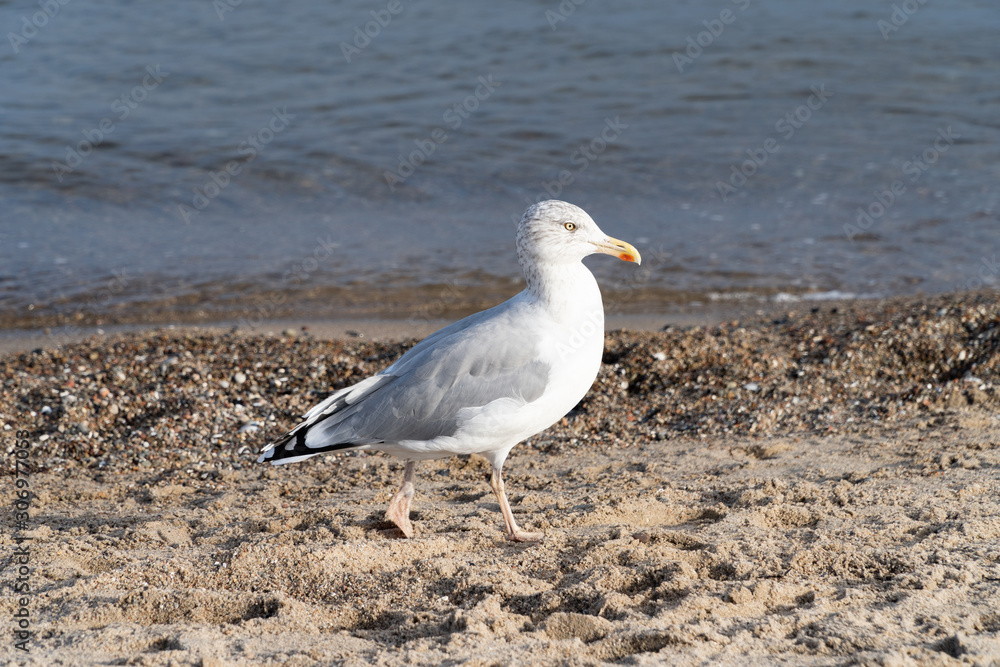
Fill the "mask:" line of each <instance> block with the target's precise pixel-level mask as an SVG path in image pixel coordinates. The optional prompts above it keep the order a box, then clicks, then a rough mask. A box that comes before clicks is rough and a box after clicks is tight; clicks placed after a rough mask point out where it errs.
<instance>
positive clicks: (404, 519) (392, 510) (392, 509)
mask: <svg viewBox="0 0 1000 667" xmlns="http://www.w3.org/2000/svg"><path fill="white" fill-rule="evenodd" d="M414 467H416V464H415V463H414V462H413V461H407V462H406V470H405V471H404V472H403V485H402V486H400V487H399V491H397V492H396V495H394V496H393V497H392V500H391V501H389V509H388V510H387V511H386V513H385V517H386V518H387V519H389V521H392V522H393V523H394V524H396V527H397V528H399V529H400V530H401V531H402V532H403V535H405V536H406V537H413V524H411V523H410V500H411V499H412V498H413V469H414Z"/></svg>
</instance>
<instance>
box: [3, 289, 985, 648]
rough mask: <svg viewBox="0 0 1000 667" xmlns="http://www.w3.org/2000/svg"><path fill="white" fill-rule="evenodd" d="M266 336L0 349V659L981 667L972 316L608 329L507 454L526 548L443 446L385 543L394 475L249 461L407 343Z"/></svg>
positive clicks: (912, 310) (859, 306) (898, 310)
mask: <svg viewBox="0 0 1000 667" xmlns="http://www.w3.org/2000/svg"><path fill="white" fill-rule="evenodd" d="M284 329H285V331H286V332H285V333H283V334H278V335H262V334H251V333H247V332H240V331H229V330H225V329H184V328H177V329H170V330H165V329H159V330H146V331H132V332H119V333H114V334H105V335H98V336H92V337H88V338H85V339H83V340H77V341H73V342H69V343H67V344H65V345H61V346H58V347H45V346H43V347H40V348H37V349H34V350H24V351H18V352H15V351H9V352H5V353H3V354H2V355H0V377H2V380H3V385H2V387H3V389H2V396H0V444H2V446H3V450H4V452H5V454H6V456H5V457H4V459H3V462H2V463H3V473H4V479H5V480H6V481H5V483H4V485H3V487H2V494H3V504H4V507H5V508H6V509H5V511H4V513H3V515H2V525H3V534H2V538H0V539H2V542H3V552H4V558H3V559H2V560H0V562H2V564H3V571H2V577H3V583H4V586H3V587H2V591H3V592H2V594H0V607H2V611H0V616H2V618H3V619H4V621H3V623H4V624H5V627H6V630H5V632H4V633H3V637H4V641H3V643H2V644H0V660H2V661H4V662H11V661H18V662H21V663H25V664H32V665H52V664H63V665H90V664H129V665H204V666H206V667H208V666H210V665H212V666H221V665H250V664H273V665H279V664H281V665H325V664H346V665H365V664H379V665H403V664H421V665H423V664H427V665H432V664H469V665H508V664H523V665H529V664H530V665H591V664H609V663H610V664H631V665H654V664H680V665H694V664H712V665H741V666H744V667H745V666H747V665H773V664H808V665H900V666H902V665H997V664H1000V298H998V297H997V296H996V295H994V294H985V293H984V294H958V295H945V296H934V297H923V298H899V299H894V300H887V301H856V302H846V303H822V304H808V303H796V304H789V306H788V309H787V310H786V311H784V312H780V313H774V314H769V315H768V316H767V317H757V318H754V317H747V318H744V319H739V320H729V321H725V322H718V323H715V324H713V325H711V326H674V327H669V328H667V329H666V330H662V331H657V330H649V331H642V330H638V329H628V330H620V331H615V332H612V333H610V334H609V335H608V336H607V344H606V351H605V356H604V365H603V367H602V370H601V373H600V376H599V378H598V380H597V382H596V383H595V385H594V387H593V389H592V391H591V392H590V393H589V394H588V396H587V397H586V398H585V399H584V400H583V401H582V402H581V403H580V404H579V405H578V406H577V408H576V409H575V410H574V411H573V412H571V413H570V414H569V415H568V416H567V417H566V418H564V419H563V420H562V421H560V422H559V423H558V424H556V425H555V426H553V427H552V428H550V429H548V430H547V431H545V432H543V433H541V434H539V435H538V436H536V437H535V438H532V439H531V440H530V441H528V442H525V443H522V444H521V445H519V446H518V447H516V448H515V449H514V451H513V452H512V454H511V456H510V458H509V459H508V462H507V464H506V467H505V477H506V482H507V491H508V494H509V496H510V500H511V503H512V506H513V509H514V512H515V514H516V516H517V519H518V522H519V523H520V524H521V525H522V526H523V527H524V528H526V529H528V530H540V531H543V532H544V533H545V539H544V540H543V541H542V542H540V543H537V544H513V543H509V542H507V541H505V539H504V533H503V530H502V528H503V522H502V520H501V517H500V514H499V512H498V506H497V503H496V500H495V498H494V497H493V495H492V494H491V493H490V489H489V485H488V483H487V481H486V477H487V475H488V466H487V464H486V463H485V461H484V460H482V459H480V458H478V457H475V456H473V457H468V458H452V459H444V460H441V461H437V462H428V463H422V464H420V466H419V467H418V469H417V495H416V498H415V500H414V514H413V519H414V527H415V531H416V535H415V538H414V539H412V540H406V539H401V538H400V534H399V533H398V531H397V530H396V529H395V528H394V527H392V525H391V524H389V523H387V522H386V521H385V520H384V510H385V505H386V503H387V502H388V500H389V498H390V496H391V495H392V493H393V492H394V491H395V488H396V486H397V485H398V483H399V481H400V478H401V475H402V467H403V466H402V463H401V462H400V461H397V460H394V459H391V458H389V457H386V456H382V455H380V454H364V453H354V454H344V455H339V456H330V455H327V456H319V457H316V458H314V459H311V460H309V461H306V462H304V463H299V464H295V465H292V466H287V467H282V468H272V467H270V466H265V465H259V464H257V463H256V462H255V458H256V454H257V452H258V451H259V450H260V449H261V448H262V447H263V446H264V445H265V444H266V443H267V442H268V441H269V439H271V438H273V437H274V436H276V435H278V434H280V433H281V432H283V431H284V430H285V429H287V428H288V427H290V426H292V425H294V423H295V422H296V419H297V416H298V415H299V414H301V413H302V412H303V411H304V410H306V409H307V408H309V407H310V406H311V405H313V404H315V403H316V402H318V401H319V400H320V399H321V398H322V397H323V396H325V395H326V394H327V393H328V392H330V391H331V390H333V389H336V388H340V387H343V386H346V385H349V384H351V383H353V382H356V381H358V380H360V379H362V378H364V377H366V376H367V375H370V374H372V373H374V372H377V371H378V370H380V369H382V368H384V367H385V366H386V365H388V364H389V363H390V362H391V361H392V360H393V359H395V358H396V357H398V356H399V355H400V354H401V353H402V352H403V351H404V350H405V349H407V348H408V347H409V346H410V345H412V344H413V343H414V341H413V340H404V341H399V340H396V341H393V340H389V339H379V340H371V339H370V338H360V337H350V336H341V337H338V338H336V339H328V338H326V337H324V336H320V335H317V334H316V333H315V331H313V330H309V331H302V330H301V328H295V327H292V326H288V327H284ZM22 480H23V482H24V483H23V484H22V485H21V486H20V487H19V486H18V483H19V482H20V481H22ZM25 490H26V491H28V492H29V493H28V495H27V497H26V498H25V497H23V496H19V493H20V492H21V491H25ZM19 500H20V502H21V506H20V507H19V505H18V501H19ZM25 505H26V506H27V512H28V516H27V518H25V517H23V515H22V516H19V515H18V514H17V512H19V511H21V509H22V508H23V507H24V506H25ZM25 568H27V569H25ZM19 577H23V578H24V579H23V588H22V589H21V590H22V592H17V590H16V585H17V584H18V582H19V581H22V580H21V579H19ZM19 620H23V621H24V623H22V624H21V625H22V628H23V631H24V632H30V635H28V636H27V637H26V638H24V639H22V640H20V641H23V642H24V643H23V644H22V645H21V646H22V647H23V648H26V649H28V650H27V651H23V650H20V648H19V647H18V645H17V642H18V641H19V640H18V638H17V635H16V634H15V632H16V631H17V630H18V629H19V628H18V623H19Z"/></svg>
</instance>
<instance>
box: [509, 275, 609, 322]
mask: <svg viewBox="0 0 1000 667" xmlns="http://www.w3.org/2000/svg"><path fill="white" fill-rule="evenodd" d="M526 264H527V262H525V261H521V268H522V269H523V270H524V277H525V280H526V281H527V282H528V289H527V290H526V291H527V292H528V293H529V294H530V295H531V297H533V298H534V299H535V300H536V301H538V303H539V304H541V305H543V306H544V307H545V308H546V310H547V311H548V312H549V314H550V315H551V316H552V317H553V318H555V319H558V320H577V319H580V318H586V319H593V318H594V317H595V316H599V317H600V318H601V320H602V324H603V316H604V303H603V302H602V300H601V290H600V288H599V287H598V286H597V280H596V279H595V278H594V274H593V273H591V272H590V269H588V268H587V267H586V266H584V265H583V263H582V262H579V261H577V262H566V263H545V264H531V265H526ZM598 314H599V315H598Z"/></svg>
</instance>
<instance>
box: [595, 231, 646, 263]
mask: <svg viewBox="0 0 1000 667" xmlns="http://www.w3.org/2000/svg"><path fill="white" fill-rule="evenodd" d="M591 243H593V244H594V245H595V246H596V247H597V252H603V253H604V254H605V255H614V256H615V257H617V258H618V259H621V260H624V261H626V262H635V263H636V264H642V257H641V256H640V255H639V251H638V250H636V249H635V246H633V245H632V244H631V243H626V242H625V241H619V240H618V239H613V238H611V237H610V236H609V237H607V238H606V239H604V240H603V241H601V242H597V243H595V242H594V241H591Z"/></svg>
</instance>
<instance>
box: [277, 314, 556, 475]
mask: <svg viewBox="0 0 1000 667" xmlns="http://www.w3.org/2000/svg"><path fill="white" fill-rule="evenodd" d="M508 304H509V302H508ZM508 304H501V306H498V307H497V308H494V309H491V310H487V311H484V312H482V313H478V314H477V315H473V316H472V317H469V318H466V319H465V320H461V321H459V322H456V323H455V324H453V325H451V326H450V327H446V328H445V329H442V330H441V331H439V332H437V333H436V334H433V335H432V336H430V337H429V338H427V339H425V340H424V341H422V342H421V343H419V344H418V345H416V346H414V347H413V348H412V349H410V350H409V351H408V352H407V353H406V354H404V355H403V356H402V357H400V358H399V360H397V361H396V363H394V364H393V365H392V366H390V367H389V368H387V369H385V370H384V371H382V372H381V373H379V374H378V375H375V376H372V377H370V378H368V379H366V380H363V381H362V382H360V383H358V384H356V385H354V386H353V387H348V388H347V389H344V390H341V391H340V392H337V393H336V394H334V395H333V396H331V397H330V398H328V399H327V400H326V401H324V402H323V403H321V404H319V405H318V406H316V407H315V408H313V409H312V410H310V411H309V412H308V413H306V415H305V421H304V422H303V423H302V424H300V425H299V426H298V427H296V428H295V429H293V430H292V431H291V432H289V433H288V434H286V436H285V438H283V439H282V440H280V441H279V442H277V443H276V444H275V446H274V450H273V452H265V455H264V456H263V457H262V460H266V459H272V460H273V462H274V463H278V462H279V461H278V460H274V459H285V458H290V457H295V460H299V459H301V458H304V457H306V456H310V455H312V454H315V453H319V452H321V451H328V450H331V449H345V448H349V447H356V446H362V445H372V444H378V443H397V442H399V441H401V440H432V439H434V438H437V437H441V436H450V435H454V434H455V433H456V432H457V431H458V430H459V428H460V425H461V424H460V412H461V410H462V409H463V408H469V407H480V406H483V405H486V404H487V403H490V402H492V401H495V400H497V399H501V398H514V399H517V400H520V401H523V402H524V403H530V402H531V401H534V400H535V399H537V398H538V397H539V396H541V395H542V393H543V392H544V391H545V387H546V385H547V383H548V378H549V365H548V364H547V363H545V362H543V361H541V360H540V359H539V358H538V340H537V338H535V337H533V336H532V335H531V334H530V333H529V331H528V327H525V326H523V325H522V326H520V327H519V326H517V323H518V319H519V316H520V317H525V316H526V314H525V313H523V312H520V313H519V312H517V311H516V309H514V312H512V309H510V308H504V306H507V305H508ZM268 454H271V456H268ZM280 462H281V463H284V462H286V461H280Z"/></svg>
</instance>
